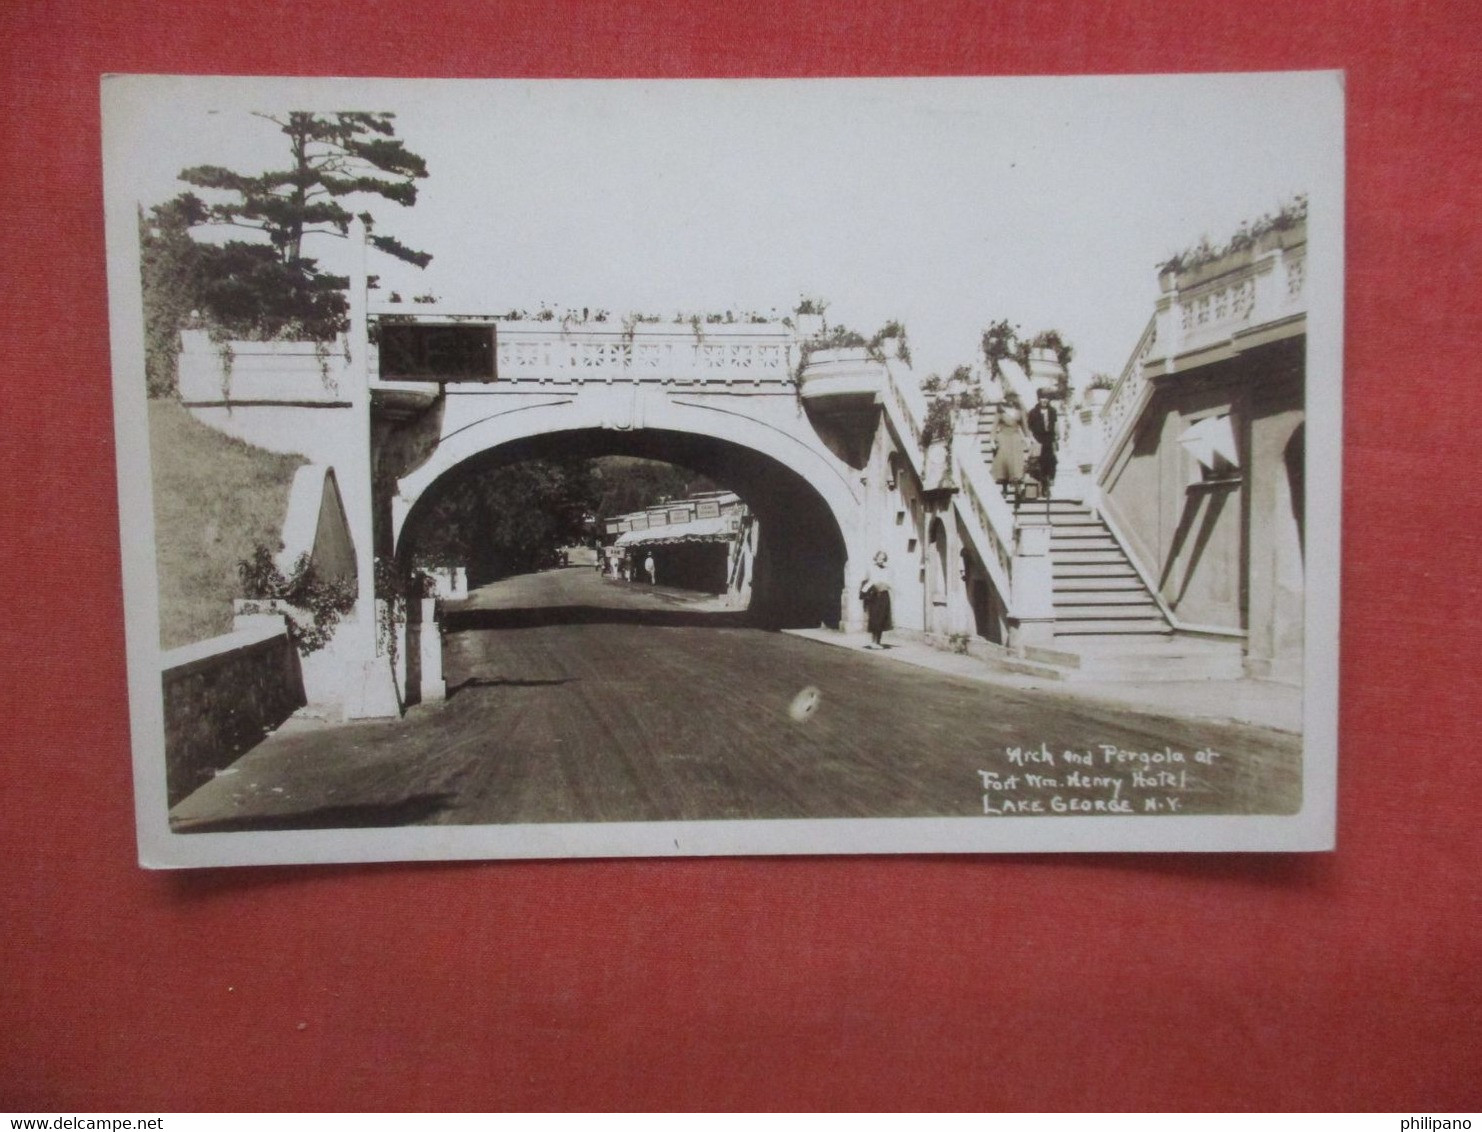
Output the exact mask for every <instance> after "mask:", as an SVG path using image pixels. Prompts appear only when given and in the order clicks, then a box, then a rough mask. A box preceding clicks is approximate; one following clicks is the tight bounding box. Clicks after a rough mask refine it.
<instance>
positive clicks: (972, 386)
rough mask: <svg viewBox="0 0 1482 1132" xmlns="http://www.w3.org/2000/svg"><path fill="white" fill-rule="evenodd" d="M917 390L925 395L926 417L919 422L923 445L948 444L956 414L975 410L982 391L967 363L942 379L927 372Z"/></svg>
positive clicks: (979, 402) (981, 400)
mask: <svg viewBox="0 0 1482 1132" xmlns="http://www.w3.org/2000/svg"><path fill="white" fill-rule="evenodd" d="M921 392H923V393H925V394H926V395H927V397H928V398H929V403H928V405H927V408H926V420H925V421H923V422H922V424H921V444H922V446H923V447H926V446H929V445H932V444H936V443H939V442H942V443H949V444H950V443H951V441H952V436H953V433H954V432H955V422H956V418H957V414H958V413H963V412H977V411H978V410H979V409H980V408H982V407H983V392H982V390H981V389H980V388H979V387H978V385H977V383H976V382H975V381H974V380H973V375H972V371H971V370H970V369H969V368H968V367H967V366H958V367H957V368H956V369H955V370H953V371H952V375H951V376H950V377H949V378H947V380H946V381H943V380H942V379H941V378H940V377H939V376H938V375H936V374H934V373H933V374H929V375H927V377H926V378H925V380H923V381H922V382H921Z"/></svg>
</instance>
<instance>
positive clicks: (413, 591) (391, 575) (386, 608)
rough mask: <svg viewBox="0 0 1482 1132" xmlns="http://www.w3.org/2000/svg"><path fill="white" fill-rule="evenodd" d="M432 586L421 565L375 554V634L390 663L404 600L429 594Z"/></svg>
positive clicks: (404, 612)
mask: <svg viewBox="0 0 1482 1132" xmlns="http://www.w3.org/2000/svg"><path fill="white" fill-rule="evenodd" d="M435 589H436V584H435V583H434V581H433V579H432V576H431V575H430V574H428V573H427V572H426V571H424V570H422V569H421V568H420V567H418V566H413V565H408V564H406V563H403V562H402V561H400V560H399V559H395V558H384V557H382V556H380V555H377V556H376V564H375V593H376V602H377V605H376V637H377V640H378V641H379V643H380V646H381V648H382V650H383V651H384V652H385V653H386V655H387V656H389V657H390V658H391V663H392V665H393V666H395V664H396V654H397V650H398V644H397V642H398V640H399V639H400V633H399V632H398V631H397V630H398V629H399V627H400V626H401V625H403V624H405V623H406V619H407V602H409V601H421V600H422V599H423V598H425V597H431V596H432V595H433V592H434V591H435Z"/></svg>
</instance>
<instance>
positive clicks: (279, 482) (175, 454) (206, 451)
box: [149, 400, 305, 648]
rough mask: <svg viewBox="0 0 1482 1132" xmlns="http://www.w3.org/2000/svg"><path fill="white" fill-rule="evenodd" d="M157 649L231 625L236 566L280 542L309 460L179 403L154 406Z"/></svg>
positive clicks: (151, 428)
mask: <svg viewBox="0 0 1482 1132" xmlns="http://www.w3.org/2000/svg"><path fill="white" fill-rule="evenodd" d="M149 451H150V458H151V464H152V469H153V482H154V523H155V539H156V562H157V565H158V568H159V583H160V645H161V647H162V648H175V647H177V646H179V645H186V644H190V643H191V642H193V641H199V640H204V639H205V638H207V637H214V636H217V635H219V634H221V633H227V632H230V631H231V627H232V610H231V603H232V599H233V598H234V597H238V596H240V590H239V588H238V583H237V563H238V562H240V561H241V560H242V559H243V558H246V557H248V556H249V555H250V554H251V553H252V550H253V548H254V547H255V546H256V545H257V544H258V543H264V544H266V545H267V546H269V547H271V548H272V549H274V550H277V549H278V547H279V546H280V545H281V542H280V536H281V532H282V530H283V518H284V516H285V515H286V514H287V511H288V492H289V488H290V487H291V486H292V483H293V475H294V472H295V471H297V470H298V468H299V467H300V466H301V465H303V464H304V463H305V461H304V460H303V459H302V458H300V457H297V456H280V455H278V454H276V453H273V452H268V451H265V450H263V449H261V448H254V447H253V446H252V445H249V444H243V443H242V442H241V441H238V440H234V439H232V438H231V437H229V436H226V435H224V434H222V433H219V432H217V431H216V430H215V429H212V428H208V427H207V426H206V425H203V424H201V423H200V422H199V421H197V420H196V419H195V418H194V417H192V416H191V415H190V414H189V413H188V412H186V411H185V410H184V409H183V408H181V407H180V405H179V404H178V403H177V402H175V401H170V400H157V401H151V402H150V403H149Z"/></svg>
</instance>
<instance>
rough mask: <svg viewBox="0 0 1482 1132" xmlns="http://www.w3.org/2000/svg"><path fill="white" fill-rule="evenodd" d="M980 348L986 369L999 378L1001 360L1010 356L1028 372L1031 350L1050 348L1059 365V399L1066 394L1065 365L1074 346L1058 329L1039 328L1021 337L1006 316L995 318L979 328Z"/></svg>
mask: <svg viewBox="0 0 1482 1132" xmlns="http://www.w3.org/2000/svg"><path fill="white" fill-rule="evenodd" d="M982 349H983V359H984V360H985V361H986V362H987V363H988V369H989V372H991V373H992V374H993V376H994V377H995V378H997V379H1000V380H1001V379H1002V378H1003V363H1004V361H1006V360H1007V359H1010V358H1012V359H1013V360H1014V361H1015V362H1017V363H1018V364H1019V368H1020V369H1022V370H1024V372H1025V373H1028V372H1029V363H1030V360H1031V357H1032V353H1033V351H1035V350H1051V351H1053V352H1054V354H1055V360H1056V362H1058V363H1059V365H1060V374H1059V377H1058V379H1057V385H1058V388H1059V396H1060V397H1061V398H1062V399H1063V398H1064V397H1066V396H1067V395H1068V393H1069V391H1070V375H1069V373H1068V372H1067V371H1066V367H1067V366H1068V365H1070V362H1071V359H1072V358H1073V357H1075V348H1074V347H1073V346H1071V345H1070V343H1068V342H1067V341H1066V340H1065V338H1064V337H1063V336H1062V335H1061V333H1060V332H1059V331H1058V330H1041V331H1040V332H1039V333H1038V334H1035V335H1034V336H1033V337H1030V338H1023V337H1020V335H1019V330H1018V327H1016V326H1013V325H1011V324H1010V323H1009V321H1008V320H1007V319H999V320H998V321H997V322H995V323H993V324H991V325H990V326H989V327H988V329H987V330H985V331H983V340H982Z"/></svg>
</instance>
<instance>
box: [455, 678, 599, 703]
mask: <svg viewBox="0 0 1482 1132" xmlns="http://www.w3.org/2000/svg"><path fill="white" fill-rule="evenodd" d="M575 679H576V677H575V676H563V677H561V678H560V679H559V680H510V679H506V678H505V677H503V676H499V677H495V678H494V679H492V680H488V679H485V678H484V677H482V676H470V677H469V678H468V679H467V680H461V681H459V682H458V683H457V684H449V685H448V699H450V700H451V699H452V698H453V697H454V696H456V695H457V694H458V693H459V692H465V691H469V690H471V689H476V688H546V687H550V686H551V685H553V684H570V683H571V682H572V681H573V680H575Z"/></svg>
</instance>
